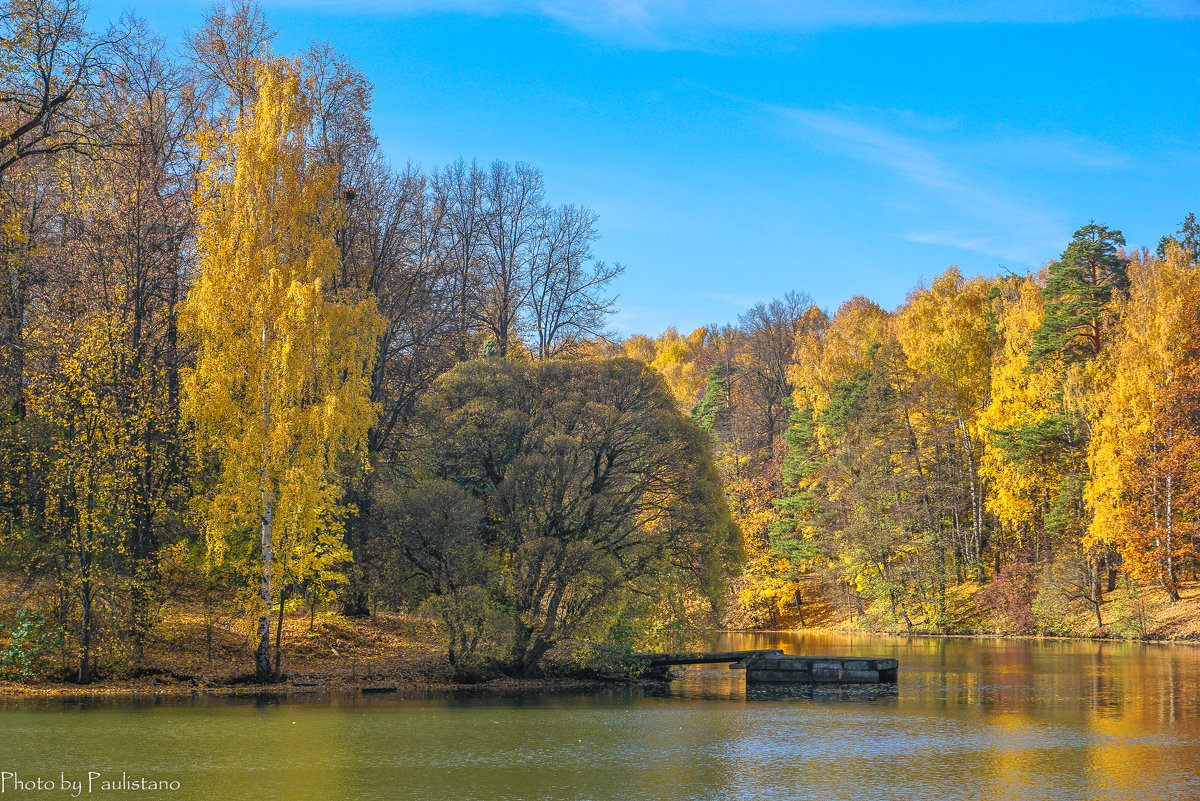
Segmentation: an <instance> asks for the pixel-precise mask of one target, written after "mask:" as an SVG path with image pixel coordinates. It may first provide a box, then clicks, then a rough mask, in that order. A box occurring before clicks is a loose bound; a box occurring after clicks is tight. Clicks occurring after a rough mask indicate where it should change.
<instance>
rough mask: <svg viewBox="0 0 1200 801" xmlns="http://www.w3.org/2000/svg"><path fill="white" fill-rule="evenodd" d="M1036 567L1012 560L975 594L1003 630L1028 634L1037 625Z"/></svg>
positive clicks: (980, 604)
mask: <svg viewBox="0 0 1200 801" xmlns="http://www.w3.org/2000/svg"><path fill="white" fill-rule="evenodd" d="M1036 589H1037V568H1036V567H1035V566H1034V565H1032V564H1030V563H1029V562H1009V563H1008V564H1006V565H1004V566H1003V567H1002V568H1000V572H998V573H997V574H996V576H995V577H994V578H993V579H992V580H991V582H990V583H988V585H987V586H986V587H984V588H983V589H981V590H980V591H979V592H978V593H977V594H976V596H975V600H976V603H977V604H978V605H979V607H980V610H981V611H984V612H990V613H991V615H992V619H993V621H995V622H996V623H997V624H999V625H998V627H999V628H1001V629H1003V630H1004V631H1008V632H1012V633H1018V634H1028V633H1030V632H1032V631H1034V630H1035V629H1036V628H1037V625H1038V619H1037V615H1036V614H1035V613H1034V609H1033V601H1034V598H1035V596H1036Z"/></svg>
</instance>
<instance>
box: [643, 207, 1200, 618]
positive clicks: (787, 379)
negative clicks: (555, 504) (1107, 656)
mask: <svg viewBox="0 0 1200 801" xmlns="http://www.w3.org/2000/svg"><path fill="white" fill-rule="evenodd" d="M1124 245H1125V240H1124V238H1123V237H1122V235H1121V232H1120V231H1117V230H1111V229H1109V228H1106V227H1104V226H1102V225H1098V224H1096V223H1089V224H1088V225H1085V226H1084V227H1082V228H1080V229H1079V230H1078V231H1077V232H1076V233H1075V235H1074V237H1073V239H1072V240H1071V241H1070V242H1069V243H1067V244H1066V249H1065V250H1064V251H1063V252H1062V254H1061V255H1060V256H1059V257H1057V258H1055V259H1053V260H1050V261H1049V262H1048V264H1047V266H1046V267H1045V268H1044V269H1042V270H1040V271H1039V272H1038V273H1037V274H1034V275H1024V276H1022V275H1013V274H1007V275H999V276H996V277H993V278H971V279H967V278H964V277H963V276H962V275H961V274H960V273H959V272H958V270H957V269H955V268H951V269H949V270H947V271H946V272H944V273H942V274H941V275H940V276H938V277H937V278H936V279H935V280H934V281H933V282H932V283H931V284H930V285H929V286H922V287H918V288H916V289H913V290H912V291H911V292H910V293H909V296H908V300H907V301H906V302H905V303H904V304H903V305H901V306H900V307H899V308H897V309H896V310H894V311H890V312H889V311H886V310H884V309H882V308H880V307H879V306H877V305H876V304H875V303H873V302H871V301H870V300H868V299H867V298H864V297H857V298H854V299H852V300H849V301H847V302H845V303H844V304H842V305H841V306H840V307H839V308H838V309H837V310H836V311H835V312H834V313H833V314H832V315H829V314H827V313H826V312H824V311H822V310H821V309H818V308H816V307H815V306H813V305H812V303H811V302H810V301H809V299H808V298H807V297H806V296H804V295H802V294H797V293H792V294H788V295H785V296H784V297H783V298H782V299H781V300H776V301H772V302H770V303H762V304H759V305H758V306H756V307H754V308H753V309H751V310H750V311H748V312H747V313H746V314H744V315H743V316H742V317H741V318H740V319H739V321H738V323H737V325H730V326H724V327H715V326H714V327H706V328H701V329H698V330H696V331H694V332H692V333H691V334H689V335H687V336H686V337H685V336H681V335H679V334H678V333H677V332H676V331H674V330H671V331H668V332H666V333H665V334H662V335H660V336H658V337H657V338H656V339H650V338H648V337H644V336H641V337H632V338H629V339H627V340H626V341H625V342H624V343H623V348H624V350H625V352H626V353H628V354H630V355H631V356H634V357H636V358H640V359H644V360H645V361H647V362H648V363H650V364H653V365H654V366H656V367H657V368H658V369H659V370H660V371H661V372H662V373H663V375H665V376H666V377H667V379H668V381H669V382H670V383H671V386H672V388H673V389H674V391H675V394H676V397H677V398H678V399H679V401H680V404H681V405H682V406H683V407H684V408H690V409H691V414H692V419H693V420H695V421H696V422H697V424H699V425H700V426H702V427H703V428H705V429H707V430H709V431H710V432H712V436H713V438H714V440H715V443H716V447H717V453H718V462H719V464H720V467H721V471H722V475H723V476H724V479H725V486H726V489H727V492H728V494H729V496H730V499H731V503H732V505H733V508H734V510H735V517H736V519H737V520H738V522H739V523H740V525H741V526H742V529H743V531H744V533H745V535H746V542H747V548H748V550H749V553H750V557H751V558H750V563H749V566H748V569H747V571H746V573H745V575H744V576H742V577H741V578H740V579H739V581H738V591H737V599H738V602H739V604H740V606H741V609H742V612H743V613H744V614H743V615H742V616H741V617H740V618H735V619H736V620H737V621H738V622H741V623H742V624H750V625H765V626H776V625H780V624H781V623H785V622H786V623H803V622H804V616H805V613H806V610H807V613H808V614H809V617H810V620H809V621H808V622H809V623H811V622H812V620H813V618H818V619H819V622H825V623H828V622H830V621H831V620H837V621H841V622H843V623H846V622H850V623H853V622H854V621H855V620H856V619H858V623H859V624H860V625H863V626H865V627H868V628H886V629H900V630H905V629H907V630H913V629H918V630H925V631H984V632H986V631H1007V632H1023V633H1034V632H1042V633H1061V634H1070V633H1096V632H1103V633H1109V634H1118V635H1121V636H1146V635H1147V634H1148V633H1150V632H1149V629H1150V628H1152V622H1151V616H1150V615H1149V614H1148V611H1149V610H1150V609H1151V608H1153V607H1156V606H1162V605H1163V602H1165V603H1167V604H1171V603H1174V602H1177V601H1179V600H1180V592H1181V587H1182V586H1183V584H1184V583H1185V582H1191V583H1193V586H1194V582H1195V580H1196V569H1197V556H1198V554H1197V550H1196V545H1197V514H1198V511H1200V472H1198V471H1200V266H1198V265H1197V258H1198V257H1200V227H1198V226H1197V224H1196V220H1195V217H1194V216H1193V215H1190V214H1189V215H1188V217H1187V219H1186V220H1184V222H1183V224H1182V227H1181V228H1180V230H1179V231H1178V232H1177V234H1176V235H1174V236H1168V237H1164V238H1163V240H1162V242H1161V243H1160V245H1159V248H1158V252H1157V253H1153V254H1152V253H1149V252H1145V251H1142V252H1134V253H1129V252H1126V251H1125V249H1124ZM1085 610H1086V618H1085V617H1083V612H1084V611H1085ZM1089 621H1090V622H1089ZM1172 633H1174V632H1171V631H1166V632H1159V634H1167V635H1169V634H1172Z"/></svg>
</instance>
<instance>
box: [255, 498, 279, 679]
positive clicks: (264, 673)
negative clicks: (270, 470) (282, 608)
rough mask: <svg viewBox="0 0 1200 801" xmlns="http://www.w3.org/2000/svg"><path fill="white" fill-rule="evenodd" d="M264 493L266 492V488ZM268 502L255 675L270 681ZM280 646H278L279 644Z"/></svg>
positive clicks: (263, 539) (271, 676)
mask: <svg viewBox="0 0 1200 801" xmlns="http://www.w3.org/2000/svg"><path fill="white" fill-rule="evenodd" d="M263 494H264V495H265V494H266V491H265V489H264V492H263ZM273 511H274V510H273V509H272V508H271V505H270V504H268V505H267V508H266V512H265V514H263V522H262V560H263V561H262V605H263V607H262V614H261V615H260V616H259V618H258V647H257V648H255V650H254V675H255V677H256V678H257V679H258V680H259V681H270V680H271V679H272V678H273V674H272V672H271V620H270V616H271V573H272V568H273V565H272V564H271V513H272V512H273ZM277 647H278V646H277Z"/></svg>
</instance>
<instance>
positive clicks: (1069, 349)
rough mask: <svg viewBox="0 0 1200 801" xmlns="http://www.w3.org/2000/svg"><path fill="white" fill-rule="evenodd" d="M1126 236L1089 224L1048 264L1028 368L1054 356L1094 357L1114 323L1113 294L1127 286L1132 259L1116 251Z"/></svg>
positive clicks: (1067, 358)
mask: <svg viewBox="0 0 1200 801" xmlns="http://www.w3.org/2000/svg"><path fill="white" fill-rule="evenodd" d="M1124 245H1125V237H1124V236H1123V235H1122V234H1121V232H1120V231H1113V230H1110V229H1108V228H1106V227H1105V226H1103V225H1097V224H1096V223H1095V222H1090V223H1088V224H1087V225H1085V226H1083V227H1082V228H1080V229H1079V230H1078V231H1076V232H1075V236H1074V238H1072V240H1071V244H1069V245H1067V249H1066V250H1064V251H1063V254H1062V257H1061V258H1060V259H1059V260H1058V261H1057V262H1055V263H1053V264H1051V265H1050V278H1049V280H1048V281H1047V282H1046V287H1045V289H1044V290H1043V294H1044V296H1045V298H1046V313H1045V317H1043V318H1042V325H1041V327H1040V328H1038V330H1037V331H1035V332H1034V334H1033V349H1032V350H1031V351H1030V352H1029V365H1030V369H1038V368H1039V366H1040V363H1041V362H1042V361H1043V360H1044V359H1045V358H1046V357H1048V356H1050V355H1052V354H1055V355H1059V356H1061V357H1062V360H1063V363H1065V364H1073V363H1076V362H1081V361H1087V360H1089V359H1093V358H1095V357H1096V356H1097V355H1098V354H1099V353H1100V351H1101V349H1102V348H1103V347H1104V343H1105V336H1106V334H1107V330H1108V328H1109V327H1110V324H1111V317H1112V315H1111V314H1110V313H1109V309H1110V308H1111V302H1112V300H1113V293H1114V292H1123V291H1124V290H1125V289H1126V288H1127V287H1128V286H1129V276H1128V274H1127V271H1128V266H1129V261H1128V259H1126V258H1125V257H1124V256H1122V255H1121V254H1120V253H1119V251H1118V250H1117V247H1118V246H1121V247H1124Z"/></svg>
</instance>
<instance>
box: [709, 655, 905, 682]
mask: <svg viewBox="0 0 1200 801" xmlns="http://www.w3.org/2000/svg"><path fill="white" fill-rule="evenodd" d="M743 666H744V667H745V670H746V682H747V683H754V682H772V683H785V682H786V683H811V684H816V683H821V684H824V683H841V684H876V683H879V682H893V681H895V680H896V671H897V669H898V668H899V667H900V663H899V662H898V661H896V660H895V659H872V658H867V657H859V656H775V655H766V656H753V657H750V658H749V659H746V660H745V661H744V662H743V663H742V664H740V665H733V666H731V667H739V668H741V667H743Z"/></svg>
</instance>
